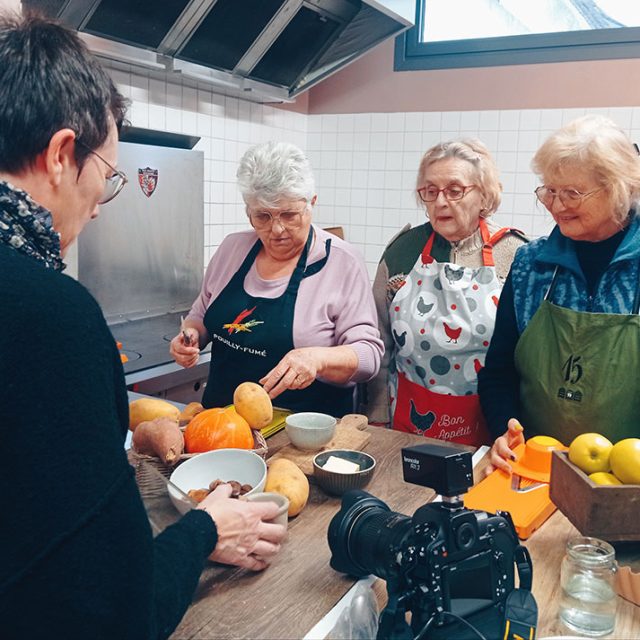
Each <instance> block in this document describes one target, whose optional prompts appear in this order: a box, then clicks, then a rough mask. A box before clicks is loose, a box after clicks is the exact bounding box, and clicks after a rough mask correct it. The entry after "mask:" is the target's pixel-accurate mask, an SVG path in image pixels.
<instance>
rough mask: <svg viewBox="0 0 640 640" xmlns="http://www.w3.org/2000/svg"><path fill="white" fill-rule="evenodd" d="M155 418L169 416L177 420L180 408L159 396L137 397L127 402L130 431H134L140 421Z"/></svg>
mask: <svg viewBox="0 0 640 640" xmlns="http://www.w3.org/2000/svg"><path fill="white" fill-rule="evenodd" d="M155 418H171V419H172V420H175V421H176V422H177V421H178V419H179V418H180V409H178V407H175V406H174V405H172V404H171V403H170V402H167V401H166V400H162V399H160V398H138V399H137V400H133V401H132V402H130V403H129V429H131V431H135V428H136V427H137V426H138V425H139V424H140V423H141V422H148V421H149V420H154V419H155Z"/></svg>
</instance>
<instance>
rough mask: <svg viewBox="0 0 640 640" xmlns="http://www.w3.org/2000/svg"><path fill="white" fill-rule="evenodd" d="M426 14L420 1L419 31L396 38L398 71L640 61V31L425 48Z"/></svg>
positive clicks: (440, 44)
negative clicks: (591, 61) (570, 62)
mask: <svg viewBox="0 0 640 640" xmlns="http://www.w3.org/2000/svg"><path fill="white" fill-rule="evenodd" d="M424 10H425V0H416V19H415V25H414V26H413V27H411V28H410V29H408V30H407V31H404V32H403V33H402V34H400V35H399V36H397V38H396V41H395V55H394V70H395V71H418V70H427V69H459V68H465V67H492V66H502V65H513V64H535V63H545V62H569V61H576V60H612V59H616V58H640V27H623V28H614V29H591V30H588V31H563V32H557V33H544V34H537V33H536V34H527V35H521V36H499V37H495V38H475V39H467V40H443V41H440V42H431V43H426V42H421V41H420V33H422V31H423V29H422V25H423V24H424Z"/></svg>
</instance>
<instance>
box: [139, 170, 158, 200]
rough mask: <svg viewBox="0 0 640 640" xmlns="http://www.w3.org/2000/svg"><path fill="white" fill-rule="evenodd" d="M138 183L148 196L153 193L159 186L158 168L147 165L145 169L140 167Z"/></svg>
mask: <svg viewBox="0 0 640 640" xmlns="http://www.w3.org/2000/svg"><path fill="white" fill-rule="evenodd" d="M138 183H139V184H140V188H141V189H142V193H144V195H145V196H147V198H150V197H151V196H152V195H153V192H154V191H155V190H156V187H157V186H158V170H157V169H152V168H151V167H146V168H145V169H138Z"/></svg>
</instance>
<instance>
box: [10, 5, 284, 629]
mask: <svg viewBox="0 0 640 640" xmlns="http://www.w3.org/2000/svg"><path fill="white" fill-rule="evenodd" d="M0 87H2V90H1V91H0V327H1V331H0V415H1V416H2V421H1V425H0V428H1V430H2V451H3V454H4V455H3V460H2V465H0V485H1V486H2V488H3V489H2V492H0V512H1V513H2V518H1V520H0V541H1V544H2V550H3V555H2V562H1V563H0V618H1V619H2V623H1V625H2V631H1V633H0V635H2V638H3V639H14V638H15V639H23V638H45V637H47V638H51V637H64V638H68V639H72V638H78V639H80V638H82V639H83V640H84V639H87V638H92V639H98V638H104V639H108V640H115V639H118V640H122V639H125V638H132V639H134V638H135V639H136V640H141V639H143V638H166V637H167V636H169V635H170V634H171V632H172V631H173V629H175V627H176V625H177V624H178V622H179V621H180V619H181V618H182V616H183V614H184V612H185V611H186V609H187V607H188V605H189V603H190V602H191V598H192V597H193V593H194V591H195V588H196V586H197V584H198V579H199V577H200V573H201V571H202V569H203V567H204V564H205V561H206V559H207V557H208V556H210V557H211V558H212V559H213V560H216V561H219V562H224V563H229V564H236V565H239V566H242V567H246V568H249V569H262V568H264V567H265V566H266V565H267V564H268V563H269V561H270V559H271V558H272V557H273V555H274V554H275V553H276V552H277V551H278V549H279V542H280V541H281V540H282V538H283V536H284V534H285V528H284V527H282V526H281V525H275V524H270V523H267V522H264V521H263V520H268V519H269V518H272V517H274V516H275V514H276V512H277V506H276V505H275V504H273V503H263V504H262V505H259V504H258V503H248V502H240V501H238V500H232V499H230V498H229V494H230V492H231V487H230V485H225V486H226V488H225V489H223V490H222V491H219V490H216V492H217V495H216V492H214V493H212V494H211V495H210V496H209V497H208V498H206V499H205V501H203V502H202V503H200V505H198V508H196V509H194V510H193V511H191V512H189V513H187V514H186V515H185V516H184V517H183V518H182V519H181V520H180V521H178V522H177V523H176V524H175V525H173V526H172V527H169V528H167V529H166V530H165V531H164V532H162V533H161V534H160V535H158V536H157V538H155V540H154V539H153V537H152V533H151V527H150V525H149V522H148V520H147V515H146V512H145V508H144V505H143V503H142V500H141V499H140V494H139V492H138V489H137V487H136V483H135V480H134V475H133V469H132V468H131V466H130V465H129V463H128V461H127V457H126V454H125V451H124V447H123V443H124V441H125V435H126V433H127V429H128V425H129V419H128V398H127V390H126V387H125V382H124V373H123V369H122V364H121V362H120V357H119V354H118V350H117V348H116V344H115V341H114V339H113V336H112V335H111V332H110V331H109V328H108V327H107V324H106V322H105V319H104V317H103V315H102V313H101V311H100V308H99V307H98V304H97V303H96V301H95V300H94V299H93V298H92V297H91V295H90V294H89V293H88V291H87V290H86V289H85V288H84V287H83V286H82V285H80V284H79V283H78V282H77V281H75V280H73V279H72V278H69V277H67V276H65V275H63V274H62V273H61V272H62V271H63V269H64V267H65V265H64V262H63V258H64V256H65V253H66V251H67V249H68V248H69V246H70V245H71V243H72V242H73V241H74V240H75V239H76V237H77V235H78V234H79V233H80V231H81V230H82V228H83V227H84V225H85V224H86V223H87V222H88V221H89V220H90V219H91V218H93V217H95V216H96V215H98V212H99V205H100V204H103V203H105V202H108V201H109V200H111V199H113V198H114V197H115V196H116V195H117V194H118V193H119V191H120V190H121V189H122V187H123V186H124V184H125V182H126V176H125V175H124V174H123V173H122V172H121V171H119V170H118V169H116V165H117V150H118V146H117V144H118V129H119V126H120V124H121V123H122V120H123V117H124V111H125V109H124V107H125V103H124V98H123V97H122V96H121V95H120V94H119V93H118V92H117V90H116V88H115V87H114V85H113V83H112V82H111V80H110V79H109V77H108V76H107V74H106V73H105V72H104V71H103V70H102V68H101V67H100V65H99V64H98V63H97V62H96V60H95V59H94V58H93V57H92V56H91V55H90V54H89V52H88V51H87V49H86V47H85V46H84V44H83V43H82V42H81V41H80V39H79V38H78V37H77V35H75V34H74V33H72V32H71V31H69V30H68V29H66V28H64V27H62V26H60V25H58V24H55V23H52V22H49V21H47V20H44V19H41V18H38V17H30V18H27V19H22V18H17V17H16V18H12V17H0Z"/></svg>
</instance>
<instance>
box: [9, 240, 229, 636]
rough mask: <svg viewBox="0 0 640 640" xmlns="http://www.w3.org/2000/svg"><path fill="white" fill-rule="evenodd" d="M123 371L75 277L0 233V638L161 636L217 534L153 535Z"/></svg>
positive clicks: (196, 514) (190, 518)
mask: <svg viewBox="0 0 640 640" xmlns="http://www.w3.org/2000/svg"><path fill="white" fill-rule="evenodd" d="M127 426H128V402H127V395H126V388H125V383H124V374H123V371H122V365H121V364H120V359H119V356H118V352H117V349H116V346H115V343H114V340H113V337H112V335H111V333H110V331H109V329H108V327H107V324H106V322H105V320H104V318H103V316H102V313H101V311H100V308H99V307H98V305H97V303H96V302H95V300H94V299H93V298H92V297H91V295H90V294H89V293H88V292H87V291H86V289H84V287H82V285H80V284H79V283H78V282H76V281H75V280H73V279H72V278H69V277H67V276H64V275H62V274H61V273H59V272H58V271H56V270H54V269H48V268H46V267H45V266H43V265H42V263H39V262H37V261H36V260H34V259H33V258H30V257H26V256H24V255H20V254H19V253H18V252H16V251H14V250H12V249H10V248H8V247H7V246H4V245H0V430H1V431H0V432H1V434H2V438H1V445H0V451H1V452H2V462H1V463H0V487H2V489H1V490H0V549H1V550H2V552H1V556H0V557H1V561H0V637H2V638H3V639H4V640H8V639H13V638H16V639H17V638H20V639H21V640H22V639H26V638H29V639H30V640H32V639H37V638H65V639H75V638H78V639H80V638H82V639H83V640H86V639H88V638H91V639H92V640H95V639H101V638H104V639H105V640H106V639H109V640H116V639H117V640H123V639H128V638H131V639H135V640H142V639H147V638H166V637H167V636H168V635H169V634H170V633H171V632H172V631H173V629H174V628H175V627H176V625H177V624H178V622H179V621H180V619H181V617H182V616H183V614H184V612H185V610H186V609H187V607H188V605H189V603H190V602H191V599H192V597H193V593H194V591H195V588H196V586H197V583H198V578H199V576H200V573H201V571H202V568H203V566H204V562H205V559H206V557H207V555H208V554H209V553H211V551H212V550H213V548H214V547H215V543H216V539H217V534H216V530H215V525H214V524H213V521H212V520H211V518H210V517H209V516H208V515H207V514H206V513H204V512H203V511H192V512H190V513H189V514H187V515H186V516H185V517H184V518H182V519H181V520H180V521H179V522H178V523H176V524H175V525H173V526H172V527H169V528H168V529H167V530H166V531H165V532H163V533H162V534H160V535H159V536H158V537H156V538H155V540H154V539H153V537H152V533H151V529H150V526H149V523H148V520H147V517H146V513H145V509H144V505H143V504H142V501H141V499H140V495H139V493H138V490H137V487H136V484H135V480H134V475H133V470H132V468H131V467H130V465H129V464H128V463H127V459H126V455H125V451H124V448H123V442H124V437H125V434H126V430H127Z"/></svg>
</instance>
